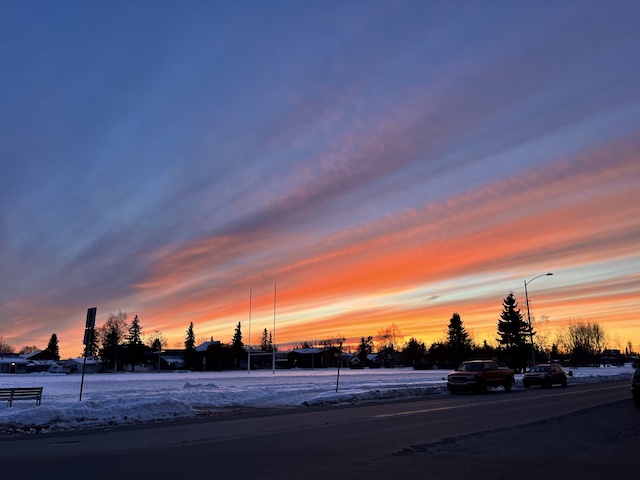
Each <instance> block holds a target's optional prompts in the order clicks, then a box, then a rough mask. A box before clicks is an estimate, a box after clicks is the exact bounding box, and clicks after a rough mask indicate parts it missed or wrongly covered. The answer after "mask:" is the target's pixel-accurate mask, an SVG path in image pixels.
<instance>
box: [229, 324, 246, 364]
mask: <svg viewBox="0 0 640 480" xmlns="http://www.w3.org/2000/svg"><path fill="white" fill-rule="evenodd" d="M231 350H232V351H233V356H234V358H235V362H236V368H240V360H241V359H242V358H243V357H244V354H245V351H244V343H242V329H241V324H240V322H238V325H236V329H235V331H234V332H233V338H232V339H231Z"/></svg>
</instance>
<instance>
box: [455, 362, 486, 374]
mask: <svg viewBox="0 0 640 480" xmlns="http://www.w3.org/2000/svg"><path fill="white" fill-rule="evenodd" d="M458 371H460V372H481V371H482V364H481V363H463V364H462V365H460V366H459V367H458Z"/></svg>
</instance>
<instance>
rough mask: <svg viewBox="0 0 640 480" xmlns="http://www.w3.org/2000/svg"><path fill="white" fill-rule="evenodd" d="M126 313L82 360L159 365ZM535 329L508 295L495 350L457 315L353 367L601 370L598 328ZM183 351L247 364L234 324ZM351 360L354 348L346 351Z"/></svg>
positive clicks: (190, 365) (157, 340) (333, 343)
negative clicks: (426, 335) (547, 336)
mask: <svg viewBox="0 0 640 480" xmlns="http://www.w3.org/2000/svg"><path fill="white" fill-rule="evenodd" d="M128 318H129V315H128V314H127V313H126V312H122V311H118V313H117V314H114V313H111V314H109V316H108V318H107V320H106V322H105V323H104V324H103V325H101V326H99V327H96V328H95V329H94V331H93V335H92V336H91V337H90V341H89V344H88V345H86V349H85V352H84V353H85V354H86V355H87V356H92V357H97V358H100V359H101V360H102V362H103V366H104V367H105V368H106V369H110V370H113V371H117V370H121V369H123V368H124V366H125V365H128V366H129V367H130V368H131V370H132V371H134V370H135V368H136V366H143V367H147V368H148V367H150V366H153V364H154V362H156V361H157V362H158V368H159V361H160V354H161V353H162V352H163V351H165V349H166V347H167V344H168V342H167V339H166V338H165V337H164V335H163V334H162V332H160V331H159V330H154V331H153V332H152V333H151V334H149V335H147V336H145V337H143V334H142V332H143V327H142V324H141V322H140V319H139V318H138V316H137V315H136V316H135V317H134V318H133V320H132V321H131V322H129V321H128ZM537 335H538V332H536V331H535V325H530V324H529V322H528V321H525V319H524V317H523V314H522V313H521V311H520V306H519V303H518V301H517V300H516V298H515V296H514V294H513V292H510V293H509V294H508V295H507V296H506V297H505V298H504V299H503V301H502V311H501V312H500V315H499V317H498V322H497V325H496V338H495V343H493V342H491V343H489V342H487V340H484V341H483V342H482V343H481V344H477V343H476V342H475V341H474V339H473V338H472V336H471V335H470V334H469V333H468V332H467V330H466V328H465V326H464V322H463V320H462V318H461V316H460V315H459V314H458V313H457V312H454V313H453V314H452V316H451V318H450V319H449V323H448V325H447V329H446V338H445V339H443V340H439V341H435V342H433V343H432V344H431V345H430V346H429V347H427V346H426V345H425V344H424V343H423V342H422V341H421V340H419V339H416V338H415V337H411V338H410V339H409V340H408V341H406V342H404V343H402V344H400V342H401V339H402V338H403V337H402V333H401V332H400V329H399V327H398V326H397V325H396V324H395V323H392V324H391V325H390V326H388V327H387V328H384V329H382V330H380V331H379V332H378V335H377V336H376V337H374V336H366V337H365V336H363V337H361V338H360V341H359V343H357V345H356V346H355V351H354V352H353V355H354V357H355V358H356V361H357V362H360V364H361V365H362V366H365V365H367V364H368V363H370V360H369V357H370V356H371V355H374V354H375V356H376V357H377V365H378V366H387V367H394V366H397V365H398V364H401V365H406V366H413V367H414V368H430V367H431V366H433V365H438V366H441V367H442V368H446V367H455V366H457V365H458V364H459V363H461V362H462V361H465V360H469V359H472V358H496V359H499V360H501V361H503V362H504V363H506V364H508V365H509V366H511V367H512V368H514V370H516V371H524V370H525V368H526V367H527V365H530V364H531V363H533V359H534V358H535V359H536V360H537V363H542V362H548V361H552V360H562V361H564V362H565V363H571V364H573V365H594V366H597V365H599V364H600V363H601V358H602V352H603V350H604V349H606V347H607V343H608V335H607V333H606V332H605V330H604V329H603V328H602V327H601V326H600V325H599V324H597V323H590V322H583V321H580V320H577V321H572V322H570V323H569V324H568V325H566V326H565V327H564V328H562V329H560V330H559V331H558V333H557V336H556V339H555V342H553V343H552V344H551V345H547V344H546V342H545V341H540V342H537V341H535V340H534V339H535V338H536V336H537ZM345 341H346V339H345V338H344V337H342V336H340V335H337V336H335V337H331V338H327V339H324V340H320V341H305V342H302V343H301V344H300V345H297V347H298V348H309V347H314V346H319V347H321V348H333V347H337V348H339V349H340V350H341V351H344V349H343V344H344V342H345ZM182 346H183V347H184V348H179V349H174V350H175V353H179V354H181V355H182V356H183V358H184V362H185V368H187V369H200V368H202V369H205V368H206V369H207V370H222V369H230V368H240V365H241V362H242V360H243V359H245V358H246V356H247V347H246V346H245V344H244V342H243V335H242V325H241V322H238V323H237V325H236V326H235V329H234V332H233V336H232V337H231V341H230V342H229V343H222V342H219V341H217V342H216V341H213V338H212V339H211V341H210V342H209V344H208V348H207V350H206V351H205V352H197V351H196V336H195V332H194V324H193V322H191V323H190V324H189V326H188V327H187V329H186V332H185V336H184V341H183V344H182ZM345 349H346V351H347V352H349V353H351V349H352V346H346V347H345ZM36 350H38V349H37V347H36V346H25V347H23V348H22V349H21V350H20V351H19V352H18V353H31V352H34V351H36ZM259 350H260V351H262V352H271V353H272V352H274V351H276V350H277V348H276V347H275V346H274V344H273V341H272V335H271V332H269V331H268V330H267V329H266V328H265V329H264V330H263V331H262V335H261V338H260V344H259ZM0 353H15V350H14V349H13V347H11V346H10V345H8V344H6V343H5V342H3V340H2V337H0ZM626 353H627V355H635V353H634V352H633V346H632V344H631V342H629V343H628V344H627V348H626ZM44 357H47V358H50V359H52V360H60V355H59V350H58V338H57V336H56V334H55V333H54V334H53V335H52V336H51V340H50V341H49V344H48V345H47V348H46V349H45V351H44V354H43V355H41V356H40V358H44Z"/></svg>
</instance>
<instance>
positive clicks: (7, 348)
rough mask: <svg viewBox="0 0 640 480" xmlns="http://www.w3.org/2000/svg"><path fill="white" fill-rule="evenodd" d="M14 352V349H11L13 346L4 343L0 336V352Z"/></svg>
mask: <svg viewBox="0 0 640 480" xmlns="http://www.w3.org/2000/svg"><path fill="white" fill-rule="evenodd" d="M14 352H15V350H14V349H13V347H12V346H11V345H9V344H8V343H5V342H4V340H2V337H0V353H14Z"/></svg>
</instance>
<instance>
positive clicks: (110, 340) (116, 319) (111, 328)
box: [99, 311, 128, 371]
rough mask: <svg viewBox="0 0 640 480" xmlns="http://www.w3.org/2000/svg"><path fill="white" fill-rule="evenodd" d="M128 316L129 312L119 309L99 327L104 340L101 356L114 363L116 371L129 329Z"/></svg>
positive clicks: (101, 337)
mask: <svg viewBox="0 0 640 480" xmlns="http://www.w3.org/2000/svg"><path fill="white" fill-rule="evenodd" d="M127 317H128V315H127V313H126V312H122V311H118V314H117V315H116V314H113V313H110V314H109V318H108V319H107V321H106V322H105V324H104V325H103V326H102V327H100V329H99V334H100V339H101V341H102V347H101V348H100V358H102V361H103V362H105V363H107V364H109V365H112V366H113V369H114V371H117V370H118V362H119V359H118V354H119V350H120V345H121V344H122V342H123V340H124V338H125V332H127V330H128V324H127Z"/></svg>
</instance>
